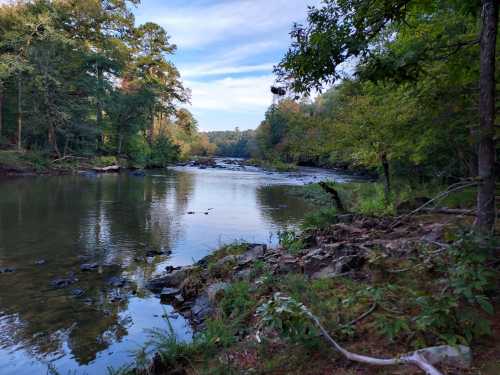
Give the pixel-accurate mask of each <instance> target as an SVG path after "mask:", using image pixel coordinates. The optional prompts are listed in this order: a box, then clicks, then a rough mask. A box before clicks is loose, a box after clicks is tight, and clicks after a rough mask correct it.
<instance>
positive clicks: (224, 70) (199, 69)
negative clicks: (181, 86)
mask: <svg viewBox="0 0 500 375" xmlns="http://www.w3.org/2000/svg"><path fill="white" fill-rule="evenodd" d="M274 65H275V64H274V63H267V64H256V65H240V66H235V65H228V66H218V67H217V66H213V65H197V66H192V67H187V68H182V69H181V75H182V77H183V78H188V79H189V78H194V77H208V76H216V75H228V74H242V73H256V72H271V71H272V70H273V66H274Z"/></svg>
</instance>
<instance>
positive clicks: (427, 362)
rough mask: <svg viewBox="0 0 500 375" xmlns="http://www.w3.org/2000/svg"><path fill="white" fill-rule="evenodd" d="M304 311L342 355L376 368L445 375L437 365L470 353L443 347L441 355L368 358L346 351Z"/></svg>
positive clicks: (424, 353)
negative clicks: (405, 368)
mask: <svg viewBox="0 0 500 375" xmlns="http://www.w3.org/2000/svg"><path fill="white" fill-rule="evenodd" d="M303 310H304V312H305V313H306V315H307V317H308V318H309V319H311V321H312V322H313V323H314V325H315V326H316V327H317V328H318V329H319V330H320V331H321V333H322V334H323V336H324V337H325V339H326V340H327V341H328V342H330V344H331V345H332V346H333V347H334V348H335V349H336V350H338V351H339V352H340V353H342V355H344V356H345V357H346V358H347V359H349V360H351V361H355V362H361V363H367V364H370V365H376V366H395V365H405V364H409V365H414V366H417V367H418V368H420V369H421V370H422V371H424V372H425V373H426V374H427V375H443V374H442V372H441V371H439V370H438V369H437V368H436V367H434V365H435V364H437V363H439V362H442V361H444V360H446V358H447V356H448V355H449V353H456V354H462V353H466V352H468V351H469V348H467V347H464V346H459V347H451V346H443V347H442V348H440V349H443V350H442V351H441V352H440V351H438V352H439V353H436V350H432V349H433V348H425V349H421V350H417V351H415V352H412V353H408V354H404V355H402V356H399V357H395V358H387V359H381V358H374V357H368V356H365V355H360V354H356V353H352V352H350V351H348V350H346V349H344V348H343V347H342V346H340V345H339V344H338V343H337V342H336V341H335V340H334V339H333V338H332V337H331V336H330V334H329V333H328V331H327V330H326V329H325V328H324V327H323V325H322V324H321V322H320V321H319V319H318V318H317V317H316V316H315V315H313V314H312V313H311V312H310V311H309V309H308V308H307V307H305V306H304V307H303ZM434 349H435V348H434Z"/></svg>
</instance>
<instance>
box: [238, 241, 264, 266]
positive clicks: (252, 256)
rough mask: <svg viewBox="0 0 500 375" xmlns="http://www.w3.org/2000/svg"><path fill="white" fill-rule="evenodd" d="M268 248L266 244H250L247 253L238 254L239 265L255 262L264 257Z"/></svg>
mask: <svg viewBox="0 0 500 375" xmlns="http://www.w3.org/2000/svg"><path fill="white" fill-rule="evenodd" d="M266 250H267V246H266V245H259V244H255V245H250V247H249V249H248V250H247V251H246V252H245V253H243V254H241V255H240V256H238V259H237V262H238V265H240V266H244V265H246V264H248V263H250V262H254V261H255V260H257V259H258V258H260V257H263V256H264V255H265V253H266Z"/></svg>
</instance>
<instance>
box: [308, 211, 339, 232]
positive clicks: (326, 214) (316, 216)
mask: <svg viewBox="0 0 500 375" xmlns="http://www.w3.org/2000/svg"><path fill="white" fill-rule="evenodd" d="M336 222H337V210H336V209H335V208H321V209H319V210H318V211H316V212H313V213H310V214H307V215H306V216H305V217H304V221H303V222H302V225H301V227H302V229H304V230H307V229H317V228H318V229H321V228H326V227H328V226H329V225H331V224H335V223H336Z"/></svg>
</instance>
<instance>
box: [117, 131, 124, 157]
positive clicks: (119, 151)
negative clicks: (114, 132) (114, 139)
mask: <svg viewBox="0 0 500 375" xmlns="http://www.w3.org/2000/svg"><path fill="white" fill-rule="evenodd" d="M122 145H123V136H122V134H121V131H120V134H119V135H118V152H117V154H118V155H121V154H122Z"/></svg>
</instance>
